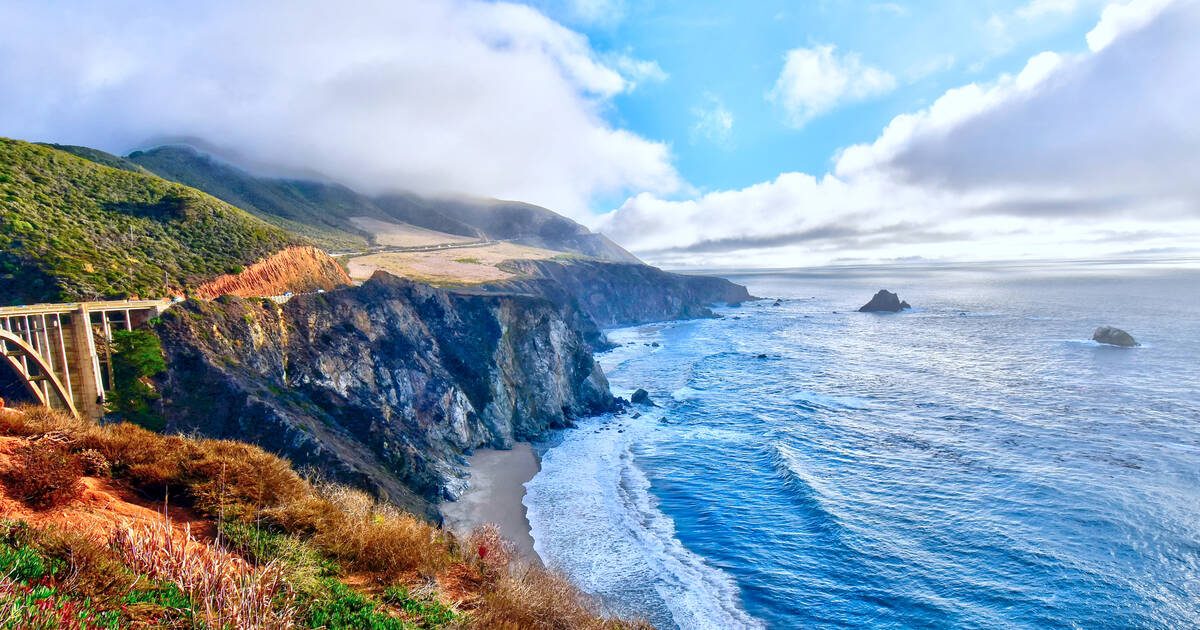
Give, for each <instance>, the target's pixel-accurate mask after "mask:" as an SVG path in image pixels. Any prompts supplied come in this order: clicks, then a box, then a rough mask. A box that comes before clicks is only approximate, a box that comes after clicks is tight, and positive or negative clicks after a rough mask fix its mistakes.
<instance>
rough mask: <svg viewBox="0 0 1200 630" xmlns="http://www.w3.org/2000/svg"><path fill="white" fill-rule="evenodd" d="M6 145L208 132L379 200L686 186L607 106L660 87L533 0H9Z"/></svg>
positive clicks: (555, 195)
mask: <svg viewBox="0 0 1200 630" xmlns="http://www.w3.org/2000/svg"><path fill="white" fill-rule="evenodd" d="M0 23H3V24H4V25H5V32H6V35H5V37H4V38H2V39H0V93H2V94H4V97H3V98H2V99H0V135H6V136H11V137H19V138H25V139H30V140H45V141H55V142H65V143H74V144H84V145H89V146H95V147H98V148H101V149H106V150H109V151H116V152H119V151H125V150H128V149H131V148H134V147H136V146H138V145H140V144H141V143H144V142H146V141H147V140H149V139H153V138H157V137H163V136H196V137H201V138H205V139H208V140H210V141H212V142H214V143H217V144H219V145H221V144H223V145H229V146H230V148H232V149H234V150H236V151H238V152H239V153H241V154H243V155H244V156H245V157H247V158H248V159H251V160H254V161H256V162H260V163H268V164H270V163H274V164H279V165H280V166H282V167H285V168H289V169H295V170H301V169H314V170H317V171H320V172H323V173H325V174H327V175H329V176H330V177H332V178H334V179H337V180H340V181H344V182H346V183H348V184H350V185H351V186H354V187H358V188H362V189H365V190H368V191H381V190H387V189H397V188H404V189H413V190H416V191H418V192H423V193H442V192H458V193H468V194H476V195H490V196H497V197H505V198H515V199H522V200H526V201H530V202H533V203H540V204H544V205H547V206H550V207H553V208H555V209H559V210H561V211H564V212H567V213H569V214H572V215H574V216H576V217H584V216H586V215H587V207H588V204H589V202H590V200H591V199H593V198H594V197H595V196H597V195H611V194H620V193H621V192H622V191H642V190H651V191H657V192H658V193H660V194H663V193H669V192H671V191H673V190H676V189H678V188H679V187H680V185H681V182H680V179H679V176H678V174H677V173H676V171H675V169H674V167H673V166H672V164H671V156H670V151H669V147H667V146H666V145H665V144H663V143H658V142H652V141H649V140H647V139H645V138H642V137H639V136H637V135H636V134H633V133H630V132H628V131H624V130H621V129H617V128H614V127H613V126H612V125H611V124H609V123H607V122H606V121H605V120H604V119H603V117H602V116H601V115H600V113H601V112H602V111H603V110H604V109H605V108H606V107H607V106H608V105H607V99H609V98H610V97H611V96H613V95H615V94H617V93H620V92H622V91H627V90H629V89H631V88H632V86H633V85H634V83H636V82H637V81H644V80H650V79H651V78H653V77H654V76H657V73H656V72H655V69H656V68H657V66H656V65H654V64H651V63H646V62H636V61H635V60H633V59H632V58H629V59H628V60H625V61H620V60H618V61H615V62H614V61H606V60H605V58H604V56H603V55H601V54H599V53H597V52H596V51H595V50H594V49H593V48H592V47H591V45H590V44H589V42H588V40H587V38H586V37H584V36H583V35H580V34H579V33H576V32H574V31H571V30H570V29H567V28H565V27H563V26H562V25H560V24H558V23H556V22H554V21H552V20H550V19H548V18H547V17H546V16H545V15H543V14H542V13H540V12H538V11H536V10H534V9H532V8H530V7H527V6H523V5H515V4H509V3H503V2H501V3H492V2H476V1H473V0H399V1H385V0H361V1H358V2H352V3H341V4H339V5H337V6H333V5H329V4H327V3H322V2H318V1H316V0H304V1H293V2H285V1H283V0H266V1H264V2H257V3H253V4H252V3H245V2H233V1H232V0H229V1H214V2H206V3H191V4H183V5H180V4H176V3H149V4H147V3H141V2H133V1H132V0H124V1H120V2H113V3H105V4H104V5H103V6H101V5H96V4H93V3H85V2H60V3H3V4H2V5H0Z"/></svg>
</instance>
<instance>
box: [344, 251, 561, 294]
mask: <svg viewBox="0 0 1200 630" xmlns="http://www.w3.org/2000/svg"><path fill="white" fill-rule="evenodd" d="M561 255H562V252H555V251H550V250H548V249H538V248H536V247H526V246H524V245H515V244H513V243H499V244H496V245H488V246H485V247H460V248H452V249H444V250H437V251H430V252H392V253H383V254H369V255H367V256H359V257H357V258H352V259H350V260H349V261H348V262H347V263H346V267H347V269H349V273H350V277H351V278H353V279H355V280H366V279H367V278H370V277H371V274H373V273H375V271H376V270H378V269H382V270H383V271H386V272H388V273H390V274H392V275H394V276H398V277H401V278H408V279H410V280H415V281H417V282H426V283H429V284H433V285H464V284H479V283H481V282H494V281H497V280H505V279H507V278H511V277H512V274H510V273H508V272H506V271H503V270H501V269H499V268H497V267H496V265H498V264H500V263H502V262H504V261H506V260H543V259H546V258H553V257H555V256H561ZM463 261H468V262H463Z"/></svg>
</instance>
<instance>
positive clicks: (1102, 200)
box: [0, 0, 1200, 267]
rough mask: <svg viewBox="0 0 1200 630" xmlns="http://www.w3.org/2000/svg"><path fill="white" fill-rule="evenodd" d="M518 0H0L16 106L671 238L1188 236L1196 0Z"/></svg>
mask: <svg viewBox="0 0 1200 630" xmlns="http://www.w3.org/2000/svg"><path fill="white" fill-rule="evenodd" d="M526 2H527V3H526V4H520V3H516V2H511V1H509V2H504V1H494V0H344V1H342V2H338V3H331V2H327V1H325V0H210V1H209V2H205V3H175V2H158V3H149V4H147V3H145V2H141V1H140V0H110V2H108V3H105V4H104V5H103V6H100V5H97V4H95V3H88V2H84V1H83V0H59V1H57V2H53V3H30V2H15V1H10V2H6V1H5V0H0V23H3V24H5V25H6V36H5V37H4V38H2V39H0V94H4V96H5V98H4V99H0V135H2V136H8V137H15V138H23V139H29V140H40V141H50V142H61V143H68V144H81V145H86V146H93V147H96V148H100V149H104V150H107V151H110V152H114V153H125V152H128V151H130V150H131V149H134V148H142V147H145V146H147V145H148V144H152V143H154V142H155V141H156V139H161V138H177V137H181V136H182V137H197V138H202V139H205V140H206V141H207V142H208V143H209V144H210V145H213V146H218V147H223V148H224V149H225V150H224V151H223V154H224V155H226V156H237V159H240V160H243V161H244V162H245V163H248V164H253V165H255V166H256V167H257V168H258V170H259V171H261V172H270V170H271V169H276V170H277V171H278V173H279V174H283V173H295V172H308V173H311V172H317V173H322V174H324V175H325V176H327V177H328V178H330V179H332V180H335V181H339V182H343V183H345V184H347V185H349V186H351V187H353V188H356V189H358V190H361V191H363V192H366V193H379V192H387V191H395V190H409V191H413V192H417V193H420V194H425V195H433V196H440V195H469V196H480V197H496V198H502V199H516V200H521V201H527V202H531V203H535V204H539V205H543V206H545V207H548V208H551V209H553V210H555V211H557V212H560V213H562V214H565V215H567V216H570V217H572V218H574V219H576V220H578V221H580V222H582V223H584V224H586V225H588V226H589V227H591V228H593V229H596V230H599V231H602V232H603V233H605V234H607V235H608V236H610V237H611V238H613V239H614V240H616V241H617V242H618V243H620V244H621V245H623V246H625V247H626V248H628V249H630V250H631V251H633V252H634V253H636V254H638V255H639V256H641V257H642V258H643V259H645V260H647V261H649V262H652V263H655V264H660V265H663V266H676V267H730V266H742V267H745V266H763V267H766V266H770V267H786V266H796V265H806V266H808V265H822V264H830V263H835V264H841V263H845V262H888V261H893V260H912V259H914V258H921V259H926V260H933V261H940V260H948V261H961V260H1011V259H1044V258H1113V257H1122V258H1123V257H1144V256H1163V257H1176V258H1183V257H1193V258H1194V257H1197V256H1200V246H1198V245H1197V243H1200V178H1198V177H1196V173H1197V172H1200V117H1198V116H1197V115H1196V111H1197V106H1196V104H1197V103H1200V81H1196V77H1197V76H1200V47H1197V46H1196V33H1197V32H1200V0H975V1H966V0H944V1H942V2H933V1H932V0H920V1H918V0H893V1H891V2H869V1H868V2H850V1H842V0H816V1H813V2H783V1H782V0H764V1H759V2H718V1H716V0H694V1H688V2H684V1H666V0H661V1H648V2H634V1H633V0H554V1H551V0H526ZM129 16H136V19H134V18H130V17H129ZM264 21H265V22H266V23H269V24H270V25H271V28H269V29H264V28H262V24H263V23H264ZM47 41H53V42H54V43H55V45H54V46H52V47H48V46H46V42H47ZM213 42H220V43H221V45H220V46H213Z"/></svg>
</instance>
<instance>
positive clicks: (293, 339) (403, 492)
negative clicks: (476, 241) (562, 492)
mask: <svg viewBox="0 0 1200 630" xmlns="http://www.w3.org/2000/svg"><path fill="white" fill-rule="evenodd" d="M157 331H158V333H159V336H160V338H161V340H162V346H163V350H164V352H165V353H166V355H167V364H168V366H169V368H168V372H167V373H166V375H165V377H164V378H163V379H162V382H161V383H160V387H161V391H162V393H163V399H162V405H161V408H162V413H163V414H164V415H165V416H166V417H167V419H168V429H169V430H175V431H198V432H200V433H202V434H204V435H208V436H212V437H220V438H236V439H239V440H243V441H248V442H253V443H255V444H258V445H260V446H262V447H264V448H267V449H268V450H271V451H274V452H276V453H279V454H281V455H284V456H286V457H289V458H291V460H292V461H293V462H294V463H295V464H296V465H298V466H302V467H303V466H308V467H313V468H316V469H318V470H320V471H322V472H323V474H325V475H327V476H330V477H332V478H335V479H338V480H341V481H343V482H347V483H352V484H355V485H358V486H363V487H367V488H369V489H372V490H374V491H376V492H377V493H379V494H381V495H385V496H387V497H389V498H390V499H391V500H393V501H396V502H397V503H400V504H402V505H405V506H407V507H409V508H410V509H414V510H417V511H422V510H424V511H425V512H426V513H428V514H430V515H433V514H434V513H435V509H434V508H433V507H432V504H433V503H436V502H437V501H438V500H440V499H442V498H445V497H453V496H455V495H456V494H457V493H458V492H459V491H461V489H462V487H463V485H464V481H463V479H462V475H461V472H462V471H461V466H462V464H463V463H464V460H463V457H462V453H463V452H464V451H465V450H468V449H473V448H478V447H485V446H486V447H500V448H503V447H508V446H511V445H512V443H513V441H514V440H532V439H536V438H538V437H540V436H542V435H543V434H544V433H545V432H546V431H548V430H550V429H554V428H559V427H565V426H568V425H569V423H570V422H571V419H572V418H575V417H577V416H582V415H590V414H594V413H599V412H602V411H605V410H608V409H611V408H612V407H613V405H614V404H615V399H614V398H613V397H612V395H611V394H610V393H609V390H608V384H607V381H606V380H605V378H604V374H603V373H602V372H601V370H600V368H599V366H598V365H597V364H596V363H595V361H594V360H593V359H592V355H591V352H590V348H589V344H588V342H587V341H586V340H585V339H584V337H583V335H582V334H581V333H580V332H579V330H578V329H577V328H575V327H573V326H572V324H571V322H570V321H569V319H568V318H566V317H564V315H563V311H562V309H561V308H560V307H559V306H558V305H556V304H554V303H553V302H551V301H550V300H547V299H545V298H541V297H536V296H527V295H488V294H465V293H456V292H452V291H446V290H441V289H435V288H432V287H429V286H427V285H422V284H416V283H412V282H409V281H406V280H402V279H398V278H395V277H393V276H390V275H387V274H385V273H377V274H375V276H374V277H372V278H371V279H370V280H369V281H367V282H366V283H365V284H364V285H363V286H362V287H358V288H346V289H343V290H338V291H331V292H327V293H322V294H312V295H300V296H296V297H294V298H293V299H292V300H290V301H289V302H287V303H286V304H283V305H277V304H275V303H274V302H271V301H269V300H257V299H247V300H243V299H238V298H233V297H224V298H221V299H219V300H217V301H215V302H200V301H194V300H189V301H187V302H185V303H183V304H180V305H178V306H176V307H175V308H172V309H171V310H169V311H167V312H166V313H165V314H164V315H163V317H162V321H161V323H160V324H159V325H158V328H157Z"/></svg>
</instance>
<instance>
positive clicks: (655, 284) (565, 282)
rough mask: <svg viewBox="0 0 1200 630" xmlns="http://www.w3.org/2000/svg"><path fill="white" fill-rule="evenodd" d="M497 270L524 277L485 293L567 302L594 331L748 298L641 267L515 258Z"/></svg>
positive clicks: (715, 284) (688, 314)
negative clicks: (548, 298) (491, 292)
mask: <svg viewBox="0 0 1200 630" xmlns="http://www.w3.org/2000/svg"><path fill="white" fill-rule="evenodd" d="M501 268H502V269H504V270H505V271H509V272H511V273H516V274H520V275H522V276H524V277H523V278H521V279H515V280H510V281H507V282H503V283H497V284H495V285H491V286H489V287H487V290H490V291H501V292H505V291H510V292H516V293H532V294H537V295H545V296H547V297H551V298H552V299H555V300H556V301H558V302H559V303H560V304H566V303H567V302H572V301H573V303H574V305H575V306H577V307H578V308H579V309H580V310H581V311H582V312H583V313H584V314H585V315H586V316H587V317H588V318H590V319H591V321H592V322H593V323H594V325H595V326H598V327H600V328H618V327H621V326H633V325H636V324H642V323H646V322H655V321H666V320H671V319H696V318H701V317H713V312H712V311H711V310H709V308H708V306H710V305H713V304H740V303H741V302H745V301H747V300H752V299H754V296H752V295H750V292H749V291H747V290H746V287H744V286H742V285H740V284H734V283H732V282H730V281H728V280H726V279H724V278H717V277H713V276H691V275H685V274H678V273H670V272H666V271H663V270H661V269H659V268H657V267H651V266H649V265H643V264H623V263H609V262H600V261H593V260H583V259H574V260H519V261H511V262H508V263H505V264H504V265H502V266H501ZM547 280H548V281H550V282H549V283H547V282H545V281H547ZM555 285H557V286H555Z"/></svg>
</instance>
